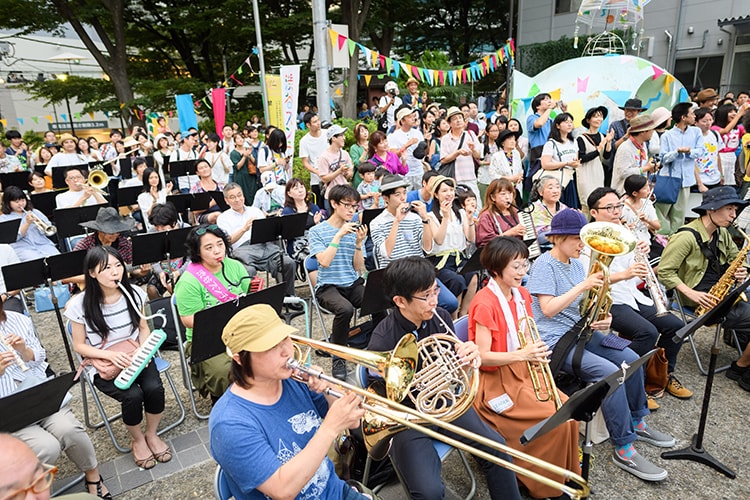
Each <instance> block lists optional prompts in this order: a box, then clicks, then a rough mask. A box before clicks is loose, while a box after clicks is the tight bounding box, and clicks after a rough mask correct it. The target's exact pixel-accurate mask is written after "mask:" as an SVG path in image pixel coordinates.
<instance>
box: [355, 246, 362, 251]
mask: <svg viewBox="0 0 750 500" xmlns="http://www.w3.org/2000/svg"><path fill="white" fill-rule="evenodd" d="M357 250H359V251H360V252H361V251H362V247H354V251H355V252H356V251H357Z"/></svg>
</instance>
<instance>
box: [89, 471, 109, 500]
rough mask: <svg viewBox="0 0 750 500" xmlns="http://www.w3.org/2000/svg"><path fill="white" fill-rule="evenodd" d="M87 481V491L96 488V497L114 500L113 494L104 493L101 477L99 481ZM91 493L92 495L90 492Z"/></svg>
mask: <svg viewBox="0 0 750 500" xmlns="http://www.w3.org/2000/svg"><path fill="white" fill-rule="evenodd" d="M85 481H86V491H88V489H89V486H96V496H97V497H99V498H104V499H105V500H112V493H110V492H109V491H107V492H106V493H102V488H103V487H104V482H103V481H102V477H101V476H99V480H98V481H89V480H88V479H86V480H85ZM89 493H91V492H90V491H89Z"/></svg>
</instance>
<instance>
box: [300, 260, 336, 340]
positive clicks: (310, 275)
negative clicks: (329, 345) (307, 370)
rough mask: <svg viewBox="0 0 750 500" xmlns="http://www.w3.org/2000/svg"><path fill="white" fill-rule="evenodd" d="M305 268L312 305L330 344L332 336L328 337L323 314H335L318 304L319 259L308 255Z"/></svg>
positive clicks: (324, 335)
mask: <svg viewBox="0 0 750 500" xmlns="http://www.w3.org/2000/svg"><path fill="white" fill-rule="evenodd" d="M304 267H305V281H306V282H307V287H308V288H309V289H310V303H312V305H313V308H314V309H315V312H316V313H317V315H318V321H320V330H321V331H322V332H323V337H324V338H325V340H326V342H330V340H329V339H330V336H329V335H328V330H327V329H326V323H325V321H324V320H323V314H328V315H332V314H333V313H332V312H331V311H329V310H328V309H326V308H325V307H323V306H321V305H320V303H318V299H317V298H316V297H315V283H316V277H317V274H318V259H316V258H315V257H313V256H311V255H308V256H307V257H305V266H304Z"/></svg>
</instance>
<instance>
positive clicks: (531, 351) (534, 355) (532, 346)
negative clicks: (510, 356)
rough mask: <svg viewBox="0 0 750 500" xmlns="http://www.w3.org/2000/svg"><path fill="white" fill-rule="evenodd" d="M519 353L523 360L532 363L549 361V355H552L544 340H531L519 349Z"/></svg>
mask: <svg viewBox="0 0 750 500" xmlns="http://www.w3.org/2000/svg"><path fill="white" fill-rule="evenodd" d="M518 355H519V356H521V360H522V361H530V362H532V363H549V357H550V356H551V355H552V351H550V349H549V346H548V345H547V344H545V343H544V341H543V340H537V341H535V342H529V343H528V344H526V347H524V348H523V349H519V350H518Z"/></svg>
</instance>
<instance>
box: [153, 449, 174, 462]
mask: <svg viewBox="0 0 750 500" xmlns="http://www.w3.org/2000/svg"><path fill="white" fill-rule="evenodd" d="M154 459H155V460H156V461H157V462H161V463H163V464H164V463H167V462H169V461H170V460H172V450H171V449H169V446H167V449H166V450H164V451H162V452H160V453H154Z"/></svg>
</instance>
